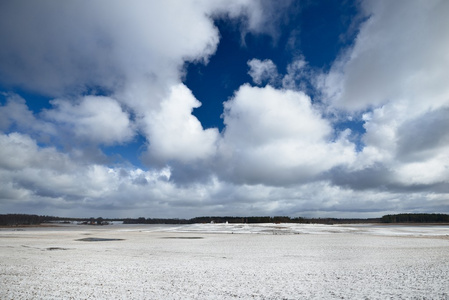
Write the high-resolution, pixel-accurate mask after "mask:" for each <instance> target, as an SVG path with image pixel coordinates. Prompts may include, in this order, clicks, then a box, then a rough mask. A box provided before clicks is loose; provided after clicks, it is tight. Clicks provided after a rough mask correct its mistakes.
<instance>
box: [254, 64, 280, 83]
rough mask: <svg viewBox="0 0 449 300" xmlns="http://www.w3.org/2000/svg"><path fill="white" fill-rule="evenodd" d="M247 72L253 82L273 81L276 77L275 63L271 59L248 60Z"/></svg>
mask: <svg viewBox="0 0 449 300" xmlns="http://www.w3.org/2000/svg"><path fill="white" fill-rule="evenodd" d="M248 66H249V71H248V74H249V76H251V78H252V79H253V81H254V83H256V84H258V85H261V84H262V83H264V82H268V83H273V82H275V81H276V79H277V77H278V71H277V68H276V65H275V64H274V63H273V62H272V61H271V59H265V60H259V59H256V58H254V59H251V60H250V61H248Z"/></svg>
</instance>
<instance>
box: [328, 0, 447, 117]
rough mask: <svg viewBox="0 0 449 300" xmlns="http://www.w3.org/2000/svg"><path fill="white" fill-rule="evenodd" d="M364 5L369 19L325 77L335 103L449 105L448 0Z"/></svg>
mask: <svg viewBox="0 0 449 300" xmlns="http://www.w3.org/2000/svg"><path fill="white" fill-rule="evenodd" d="M363 7H364V9H365V14H366V15H368V16H369V19H368V20H367V21H366V22H365V23H364V24H363V25H362V26H361V28H360V32H359V34H358V36H357V39H356V41H355V44H354V46H353V47H352V48H351V49H349V51H347V52H345V53H343V55H342V56H341V57H340V59H339V61H337V62H336V63H335V64H334V66H333V68H332V70H331V72H330V74H328V75H327V77H326V79H325V81H324V89H323V90H324V91H325V92H326V95H327V97H328V98H329V99H331V100H332V101H333V105H339V106H342V107H345V108H348V109H351V110H354V109H356V110H358V109H364V108H366V107H369V106H372V105H374V106H376V105H382V104H385V103H388V102H390V101H395V100H403V99H406V100H407V104H408V105H410V106H413V108H416V109H420V110H422V109H427V108H433V109H435V108H438V107H441V106H444V105H447V104H448V99H449V88H448V85H447V84H445V80H444V78H447V77H448V76H449V74H448V72H449V71H448V70H449V68H448V64H449V54H448V51H447V49H448V48H449V40H448V38H447V35H446V34H445V30H444V29H443V28H447V26H448V20H447V18H446V15H447V12H448V11H449V4H448V3H447V2H446V1H437V0H436V1H427V2H425V3H423V2H420V1H413V2H411V3H410V2H408V1H395V2H390V1H364V2H363ZM424 99H426V101H423V100H424Z"/></svg>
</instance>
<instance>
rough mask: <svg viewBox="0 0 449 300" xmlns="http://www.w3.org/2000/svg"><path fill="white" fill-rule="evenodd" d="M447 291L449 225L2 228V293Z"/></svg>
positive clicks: (353, 294)
mask: <svg viewBox="0 0 449 300" xmlns="http://www.w3.org/2000/svg"><path fill="white" fill-rule="evenodd" d="M235 298H241V299H449V227H448V226H385V225H382V226H375V225H354V226H349V225H348V226H342V225H332V226H330V225H296V224H254V225H245V224H201V225H185V226H174V225H173V226H171V225H165V226H158V225H109V226H99V227H96V226H83V225H64V226H57V227H36V228H23V229H18V228H4V229H0V299H14V300H15V299H235Z"/></svg>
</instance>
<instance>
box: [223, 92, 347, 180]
mask: <svg viewBox="0 0 449 300" xmlns="http://www.w3.org/2000/svg"><path fill="white" fill-rule="evenodd" d="M224 123H225V124H226V129H225V133H224V137H223V141H222V144H221V145H220V151H221V153H220V154H221V155H222V157H223V161H224V162H223V168H225V169H226V170H227V172H228V174H227V176H228V178H229V180H231V181H235V182H244V183H251V184H258V183H261V184H268V185H271V184H274V185H284V184H292V183H298V182H303V181H307V180H312V179H313V178H314V177H315V176H318V175H319V174H320V173H321V172H325V171H327V170H329V169H330V168H332V167H334V166H337V165H339V164H343V163H349V162H351V161H352V160H353V159H354V145H353V144H351V143H349V142H348V141H347V140H346V138H345V136H342V137H340V138H339V139H337V140H336V141H332V134H333V130H332V128H331V126H330V124H329V122H328V121H326V120H325V119H323V118H322V116H321V115H320V113H319V111H317V110H316V109H315V108H314V107H313V106H312V105H311V100H310V98H309V97H308V96H306V95H305V94H304V93H302V92H294V91H289V90H276V89H274V88H272V87H270V86H267V87H265V88H255V87H250V86H248V85H244V86H242V87H240V89H239V90H238V91H237V92H236V94H235V96H234V98H233V99H231V100H230V101H228V102H226V103H225V113H224Z"/></svg>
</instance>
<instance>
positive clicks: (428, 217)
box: [381, 214, 449, 223]
mask: <svg viewBox="0 0 449 300" xmlns="http://www.w3.org/2000/svg"><path fill="white" fill-rule="evenodd" d="M381 220H382V223H449V215H446V214H397V215H385V216H383V217H382V219H381Z"/></svg>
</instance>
